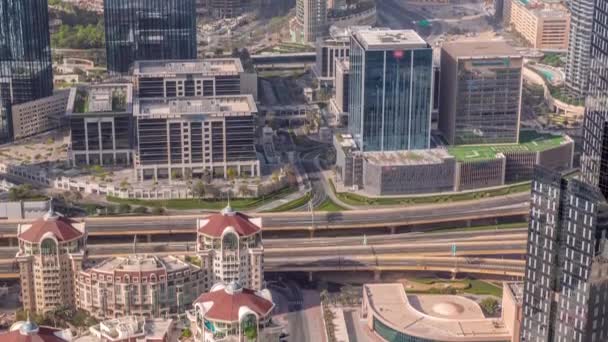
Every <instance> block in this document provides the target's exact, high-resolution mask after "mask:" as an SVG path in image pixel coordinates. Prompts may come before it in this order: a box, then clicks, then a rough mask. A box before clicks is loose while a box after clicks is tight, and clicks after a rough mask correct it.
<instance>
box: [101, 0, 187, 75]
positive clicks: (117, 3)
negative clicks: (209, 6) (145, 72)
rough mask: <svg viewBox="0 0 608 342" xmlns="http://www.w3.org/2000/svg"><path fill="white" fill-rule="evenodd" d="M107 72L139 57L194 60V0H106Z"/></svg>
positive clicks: (125, 66)
mask: <svg viewBox="0 0 608 342" xmlns="http://www.w3.org/2000/svg"><path fill="white" fill-rule="evenodd" d="M104 16H105V28H106V52H107V61H108V71H109V72H111V73H120V74H124V73H127V72H129V69H130V68H131V66H132V65H133V62H135V61H139V60H162V59H195V58H196V9H195V0H104Z"/></svg>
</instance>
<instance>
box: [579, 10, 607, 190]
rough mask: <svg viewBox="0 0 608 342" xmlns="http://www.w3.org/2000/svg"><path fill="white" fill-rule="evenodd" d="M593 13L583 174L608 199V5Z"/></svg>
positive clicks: (582, 158)
mask: <svg viewBox="0 0 608 342" xmlns="http://www.w3.org/2000/svg"><path fill="white" fill-rule="evenodd" d="M596 6H598V8H597V10H595V11H593V12H594V20H593V23H594V24H593V35H592V38H591V51H590V52H591V54H590V55H591V59H590V67H589V70H590V72H589V92H588V96H587V99H586V103H585V121H584V123H583V138H584V141H583V155H582V156H581V171H582V172H581V173H582V178H583V180H584V181H585V182H587V183H589V184H592V185H594V186H597V187H599V189H600V191H601V192H602V193H603V194H604V197H606V198H608V46H606V43H605V42H606V40H608V32H607V31H606V28H605V27H606V25H605V22H606V20H608V15H607V14H606V10H607V8H608V2H606V1H604V0H602V1H597V3H596Z"/></svg>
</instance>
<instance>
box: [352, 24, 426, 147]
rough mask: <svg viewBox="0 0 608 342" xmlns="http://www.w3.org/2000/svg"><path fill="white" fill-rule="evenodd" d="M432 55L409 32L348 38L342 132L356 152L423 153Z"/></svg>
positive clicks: (362, 32) (379, 31) (366, 31)
mask: <svg viewBox="0 0 608 342" xmlns="http://www.w3.org/2000/svg"><path fill="white" fill-rule="evenodd" d="M432 90H433V51H432V49H431V48H430V46H429V45H428V44H427V43H426V42H425V41H424V40H423V39H422V38H420V36H419V35H418V34H417V33H416V32H414V31H412V30H389V29H369V28H365V29H358V30H357V29H355V30H353V33H352V35H351V52H350V87H349V91H350V99H349V117H348V127H349V131H350V132H351V133H352V134H353V137H354V139H355V141H356V142H357V145H358V147H359V149H360V150H361V151H395V150H410V149H424V148H428V147H429V144H430V131H431V127H430V126H431V101H432Z"/></svg>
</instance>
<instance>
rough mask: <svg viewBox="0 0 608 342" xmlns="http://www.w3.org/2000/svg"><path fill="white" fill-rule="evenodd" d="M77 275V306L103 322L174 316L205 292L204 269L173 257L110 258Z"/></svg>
mask: <svg viewBox="0 0 608 342" xmlns="http://www.w3.org/2000/svg"><path fill="white" fill-rule="evenodd" d="M77 276H78V279H77V280H76V306H77V307H78V308H79V309H82V310H84V311H86V312H88V313H89V314H90V315H91V316H93V317H95V318H98V319H101V320H103V319H110V318H115V317H122V316H129V315H133V316H145V317H169V316H175V315H177V314H182V313H184V311H185V310H186V309H189V308H190V307H191V304H192V302H193V301H194V300H195V299H196V296H198V295H199V294H200V293H201V292H202V291H204V290H206V288H205V283H206V281H205V278H204V277H205V274H204V272H203V271H202V270H201V268H200V267H198V266H196V265H193V264H191V263H188V262H186V261H184V260H182V259H180V258H177V257H174V256H146V255H130V256H127V257H115V258H110V259H107V260H104V261H103V262H101V263H99V264H97V265H95V266H94V267H91V268H88V269H86V270H83V271H81V272H79V274H78V275H77Z"/></svg>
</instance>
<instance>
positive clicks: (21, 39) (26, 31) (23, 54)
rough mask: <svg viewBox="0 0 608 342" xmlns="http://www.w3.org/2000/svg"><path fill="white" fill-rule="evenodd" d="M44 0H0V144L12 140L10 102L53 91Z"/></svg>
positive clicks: (46, 11) (29, 98) (38, 96)
mask: <svg viewBox="0 0 608 342" xmlns="http://www.w3.org/2000/svg"><path fill="white" fill-rule="evenodd" d="M48 23H49V17H48V4H47V0H0V143H3V142H7V141H10V140H11V139H12V114H11V107H12V105H13V104H19V103H23V102H28V101H32V100H36V99H39V98H43V97H47V96H50V95H52V94H53V67H52V62H51V48H50V36H49V24H48Z"/></svg>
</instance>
